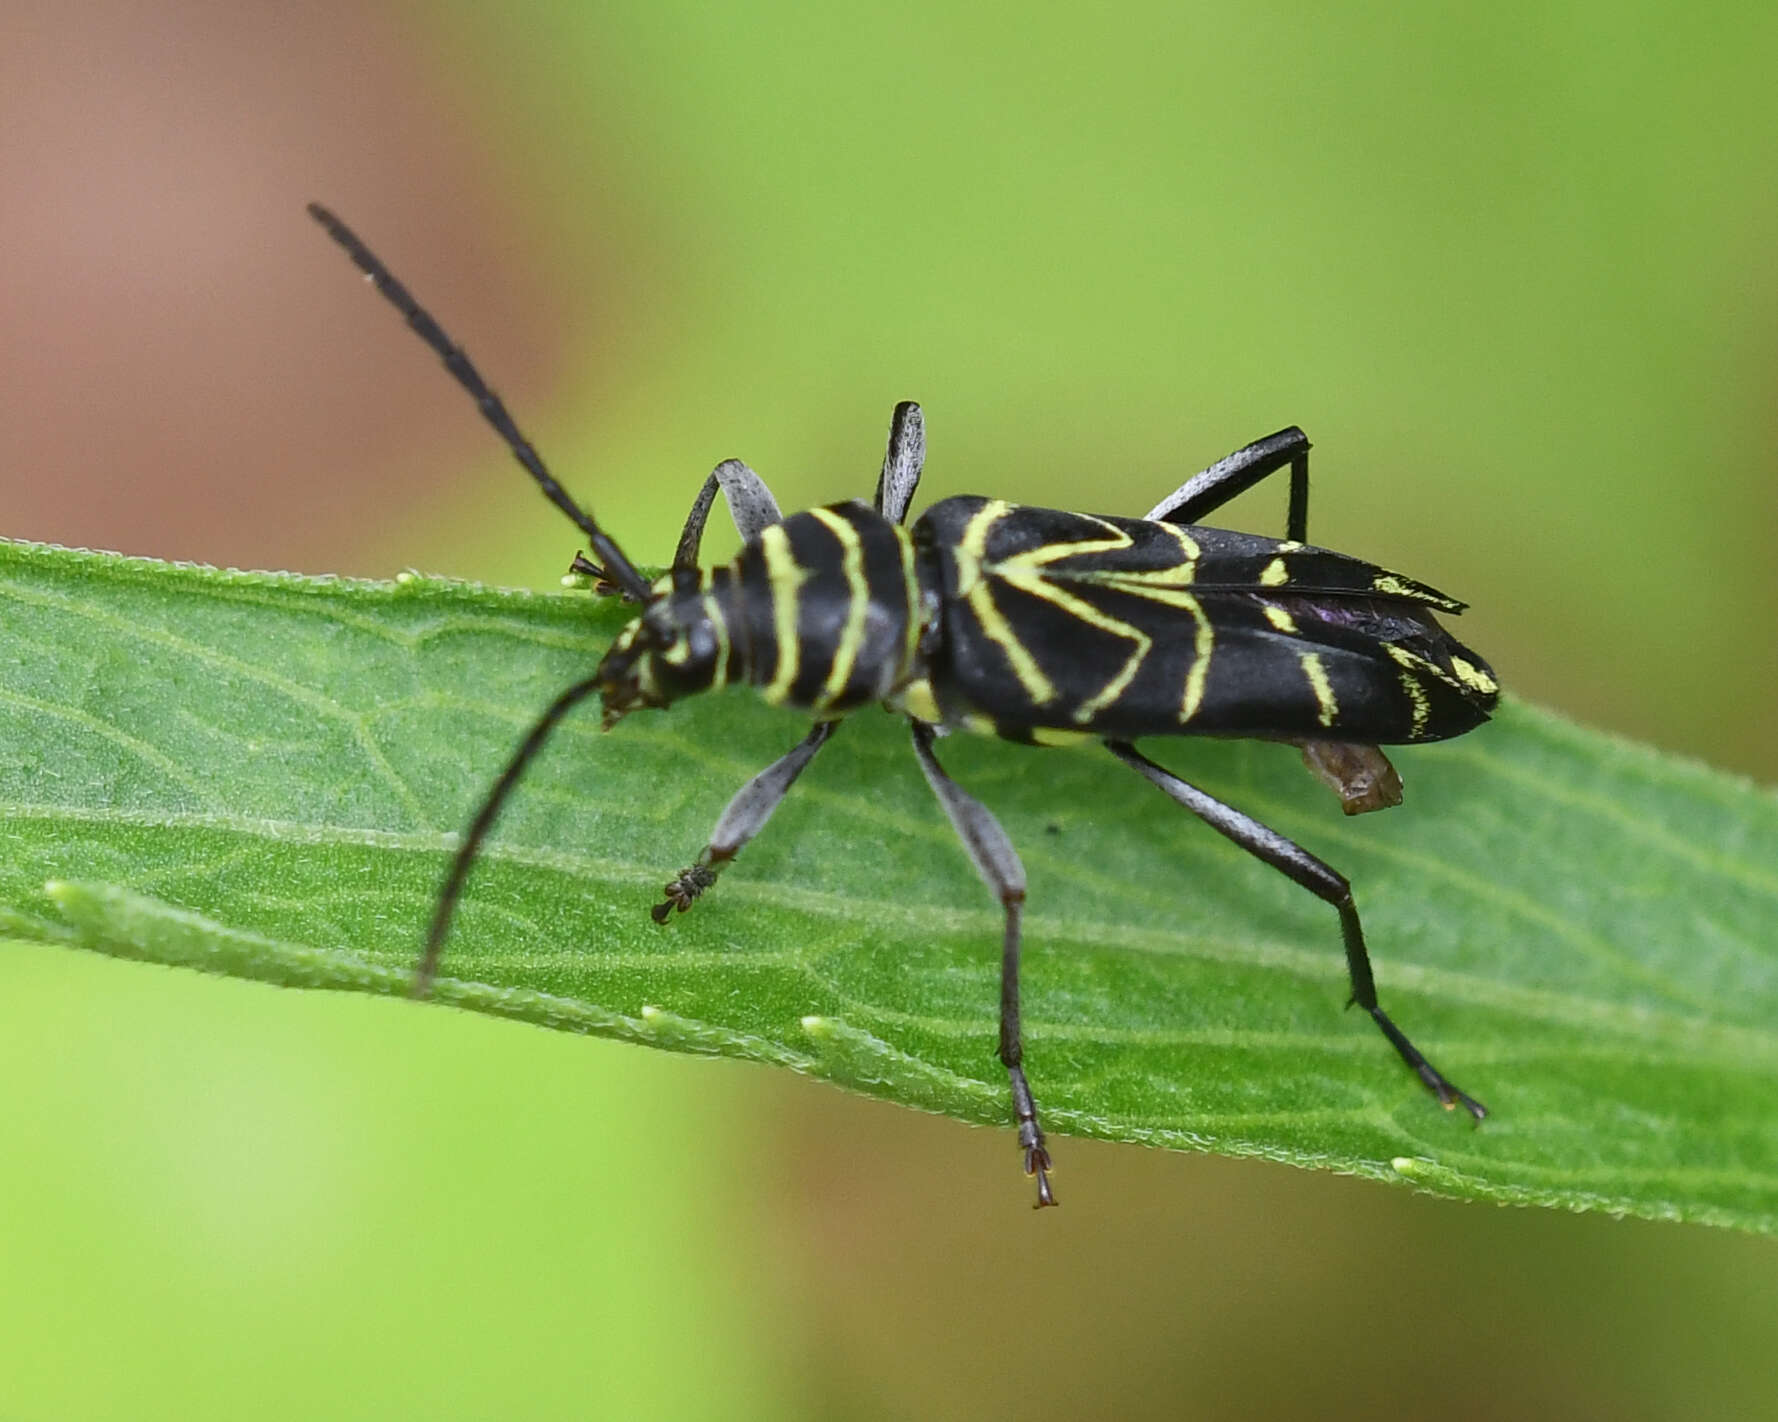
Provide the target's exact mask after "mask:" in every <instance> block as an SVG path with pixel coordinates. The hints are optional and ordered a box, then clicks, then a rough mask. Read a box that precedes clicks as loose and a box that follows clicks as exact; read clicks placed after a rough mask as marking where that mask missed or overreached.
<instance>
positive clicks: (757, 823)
mask: <svg viewBox="0 0 1778 1422" xmlns="http://www.w3.org/2000/svg"><path fill="white" fill-rule="evenodd" d="M837 725H839V722H838V721H817V722H816V723H815V727H814V729H813V730H811V731H810V732H809V734H808V735H806V736H804V737H803V738H802V740H801V741H799V742H798V743H797V745H796V747H795V748H794V749H793V750H792V751H791V752H790V753H789V754H788V755H785V756H781V757H779V758H778V759H777V760H775V761H773V762H772V763H771V764H770V765H768V766H767V767H766V768H765V769H764V770H762V771H760V772H759V774H758V775H756V776H754V777H753V779H751V780H749V781H748V782H747V783H746V784H745V785H743V786H742V787H741V788H740V789H739V790H738V791H736V792H735V798H734V799H732V800H730V801H729V802H728V808H727V809H725V810H724V811H723V812H722V816H721V818H720V819H718V820H717V821H716V828H715V829H713V830H711V831H710V842H709V843H708V844H706V845H705V846H704V852H703V853H702V854H700V855H699V856H698V862H697V863H696V864H692V865H690V866H688V867H687V868H684V869H681V870H680V871H679V873H678V874H677V875H676V876H675V877H674V878H673V879H672V880H671V881H669V882H668V884H667V885H666V886H665V888H663V889H662V891H661V892H662V893H664V894H665V895H666V897H665V898H664V899H663V900H662V901H661V902H660V903H658V904H656V905H655V906H654V907H653V908H652V909H650V910H649V913H650V914H652V915H653V917H654V921H655V922H656V923H665V922H666V921H667V917H668V915H670V914H671V913H672V912H673V911H674V910H675V909H677V910H678V911H679V912H680V913H684V912H685V911H686V910H687V909H688V908H690V907H691V906H692V905H693V904H694V903H696V902H697V900H698V898H699V897H700V896H701V895H702V894H703V893H704V892H705V891H706V890H708V889H709V888H710V887H711V886H712V885H714V884H715V883H716V876H717V875H718V874H720V873H721V872H722V871H723V870H724V869H725V868H726V867H727V866H728V864H729V861H730V860H732V859H733V858H734V857H735V856H736V855H737V854H739V853H740V852H741V851H742V850H743V849H744V848H746V846H747V841H748V840H750V839H752V838H753V836H754V835H756V834H758V833H759V832H760V831H761V830H762V829H764V828H765V825H766V821H767V820H769V819H771V817H772V812H773V811H774V810H776V809H777V808H778V806H779V804H780V803H781V802H782V801H783V799H784V797H785V795H787V794H788V793H789V792H790V787H791V786H792V785H794V784H796V778H797V776H799V775H801V774H802V773H803V771H804V770H805V769H807V768H808V764H809V762H810V761H812V760H813V759H814V758H815V752H816V751H818V750H820V749H821V747H822V746H824V745H826V744H827V740H828V737H829V736H831V735H833V728H834V727H835V726H837Z"/></svg>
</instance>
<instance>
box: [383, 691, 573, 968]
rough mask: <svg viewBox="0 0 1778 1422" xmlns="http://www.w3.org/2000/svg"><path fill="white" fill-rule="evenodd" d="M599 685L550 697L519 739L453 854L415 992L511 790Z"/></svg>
mask: <svg viewBox="0 0 1778 1422" xmlns="http://www.w3.org/2000/svg"><path fill="white" fill-rule="evenodd" d="M598 689H599V678H598V677H597V676H589V677H588V678H587V679H586V680H585V681H577V682H575V683H574V685H573V686H571V687H569V688H568V689H567V690H566V691H564V692H563V693H562V694H561V695H560V696H558V697H557V698H556V699H555V700H554V701H552V702H550V704H549V708H548V709H547V710H546V711H545V712H544V713H543V714H542V715H541V716H539V717H538V718H537V720H536V721H535V722H534V723H533V725H532V727H531V729H530V730H529V731H528V732H526V733H525V739H524V740H523V741H521V742H520V743H519V748H518V749H517V750H516V751H514V752H513V753H512V759H511V760H509V761H507V763H506V769H505V770H503V771H501V772H500V778H499V779H498V780H496V781H495V782H494V788H493V789H492V790H490V791H488V798H487V799H485V800H483V801H482V807H481V809H479V810H477V811H476V812H475V818H474V819H473V820H472V821H470V824H469V829H468V830H467V831H466V832H465V833H464V835H463V842H462V843H461V844H459V845H458V846H457V857H456V858H455V859H453V860H451V872H450V873H448V874H446V875H445V881H444V888H442V889H440V890H439V892H438V903H437V904H436V905H434V907H433V910H432V926H431V927H430V928H429V929H427V931H426V951H425V952H424V953H423V954H422V955H421V956H420V966H419V967H417V968H415V969H414V988H413V992H414V996H415V997H425V996H426V994H427V993H428V992H430V991H431V990H432V980H433V979H434V978H435V977H437V976H438V960H439V957H440V955H441V954H442V953H443V952H444V942H445V938H446V937H447V936H448V935H449V933H450V931H451V918H452V917H453V915H455V913H456V912H457V900H458V898H459V897H460V896H461V895H462V893H463V881H464V880H465V879H467V878H468V877H469V868H470V866H471V865H472V864H474V863H475V859H476V855H478V854H479V853H480V852H481V847H482V841H483V840H485V839H486V838H487V837H488V831H489V830H491V829H493V828H494V821H495V820H497V819H499V818H500V807H501V806H502V805H504V804H505V803H506V797H507V795H508V794H509V793H510V792H511V790H512V787H513V786H515V785H517V784H518V783H519V779H520V777H521V776H523V775H524V773H525V767H526V766H527V765H529V764H530V763H531V758H532V757H533V756H534V755H536V754H537V752H538V751H540V750H542V749H543V743H544V742H545V741H546V740H548V739H549V734H550V732H551V731H553V730H555V728H556V726H557V724H558V723H559V722H560V721H561V719H562V718H563V717H564V716H566V715H567V714H568V713H569V712H570V711H572V710H573V709H574V708H575V707H576V706H578V705H579V704H580V703H581V702H582V701H585V700H586V699H587V697H589V696H591V695H592V694H593V693H594V692H595V691H597V690H598Z"/></svg>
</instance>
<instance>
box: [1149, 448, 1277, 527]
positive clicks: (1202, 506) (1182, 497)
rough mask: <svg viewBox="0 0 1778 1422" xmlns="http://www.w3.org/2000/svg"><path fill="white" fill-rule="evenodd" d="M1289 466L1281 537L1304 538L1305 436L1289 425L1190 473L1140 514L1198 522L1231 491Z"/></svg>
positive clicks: (1243, 489) (1241, 490) (1239, 490)
mask: <svg viewBox="0 0 1778 1422" xmlns="http://www.w3.org/2000/svg"><path fill="white" fill-rule="evenodd" d="M1286 465H1288V466H1289V468H1290V512H1289V513H1288V515H1287V516H1286V517H1285V520H1284V528H1285V533H1284V536H1285V537H1286V538H1288V539H1290V540H1291V541H1292V542H1295V543H1306V542H1307V541H1308V538H1309V437H1308V436H1307V435H1305V434H1304V433H1303V432H1302V431H1301V430H1299V429H1298V428H1297V427H1296V426H1295V425H1292V426H1290V428H1289V429H1283V430H1279V431H1278V433H1277V434H1272V435H1267V436H1266V437H1265V438H1264V439H1256V440H1254V442H1253V443H1252V444H1249V445H1246V446H1244V447H1243V448H1241V449H1237V450H1236V451H1235V452H1234V453H1233V454H1231V455H1229V456H1228V457H1227V458H1226V459H1219V460H1217V461H1216V463H1214V464H1212V465H1211V466H1210V467H1209V468H1208V469H1205V470H1203V471H1202V472H1200V473H1197V474H1194V475H1192V476H1191V478H1189V479H1187V480H1186V481H1185V482H1184V483H1183V484H1181V485H1180V486H1179V487H1178V488H1177V489H1175V490H1174V491H1173V492H1172V493H1170V494H1168V495H1167V497H1166V498H1164V499H1162V500H1161V501H1160V502H1159V503H1158V504H1156V505H1155V506H1154V507H1153V508H1152V509H1150V510H1149V511H1148V512H1147V513H1145V514H1143V515H1142V516H1143V517H1144V518H1147V519H1153V520H1155V521H1156V522H1158V523H1202V522H1203V521H1204V516H1205V515H1206V514H1208V513H1211V512H1213V511H1215V510H1216V509H1219V508H1221V507H1222V506H1223V505H1224V504H1226V503H1227V502H1228V501H1229V500H1230V499H1232V498H1234V497H1235V495H1237V494H1243V493H1246V492H1247V490H1249V489H1251V488H1252V487H1253V486H1254V485H1255V484H1257V483H1259V482H1260V480H1262V479H1264V478H1266V477H1268V476H1269V475H1272V474H1276V473H1277V472H1278V471H1279V470H1280V469H1283V468H1284V467H1285V466H1286Z"/></svg>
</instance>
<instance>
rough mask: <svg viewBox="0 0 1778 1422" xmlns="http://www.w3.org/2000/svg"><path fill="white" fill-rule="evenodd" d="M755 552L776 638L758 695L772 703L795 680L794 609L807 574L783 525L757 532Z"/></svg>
mask: <svg viewBox="0 0 1778 1422" xmlns="http://www.w3.org/2000/svg"><path fill="white" fill-rule="evenodd" d="M759 551H760V553H761V554H762V555H763V556H764V557H765V562H766V586H767V588H768V589H769V590H770V592H771V596H772V633H773V635H774V636H775V637H776V638H777V641H778V666H777V669H776V670H775V671H774V672H773V673H772V680H771V684H770V685H769V686H767V687H766V688H765V690H763V691H762V692H760V695H761V696H762V697H764V698H765V699H766V701H768V702H770V703H771V704H772V705H774V706H776V705H778V704H779V703H780V702H782V701H783V700H784V699H785V697H787V696H789V695H790V684H791V683H792V682H793V681H795V680H796V671H797V663H798V661H799V660H800V658H801V652H802V649H801V648H800V647H799V646H798V645H797V639H796V608H797V602H798V599H799V597H800V593H801V589H802V585H803V583H804V582H805V581H806V580H807V579H808V576H809V573H808V570H807V569H806V568H804V567H803V566H802V565H801V564H800V563H798V562H797V561H796V558H795V557H794V556H793V555H792V553H791V551H790V538H789V536H788V535H787V534H786V533H785V532H784V525H783V524H778V523H774V524H773V525H772V526H771V527H770V528H768V529H766V530H765V531H764V532H762V533H761V534H760V535H759Z"/></svg>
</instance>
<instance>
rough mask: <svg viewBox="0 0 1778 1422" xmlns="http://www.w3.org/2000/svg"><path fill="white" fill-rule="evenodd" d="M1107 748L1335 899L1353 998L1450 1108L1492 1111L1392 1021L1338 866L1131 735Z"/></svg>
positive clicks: (1237, 839)
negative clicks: (1190, 778) (1192, 779)
mask: <svg viewBox="0 0 1778 1422" xmlns="http://www.w3.org/2000/svg"><path fill="white" fill-rule="evenodd" d="M1105 745H1106V748H1107V749H1108V750H1109V751H1110V752H1111V753H1112V754H1113V755H1115V756H1116V757H1117V758H1118V759H1119V760H1121V761H1123V763H1124V764H1125V765H1127V766H1129V767H1130V768H1131V769H1132V770H1134V771H1135V772H1136V773H1137V774H1138V775H1140V776H1141V777H1142V778H1143V779H1144V780H1147V781H1148V782H1149V783H1150V784H1151V785H1153V786H1154V787H1155V788H1156V789H1158V790H1160V791H1161V793H1162V794H1164V795H1166V796H1167V797H1168V798H1169V799H1171V800H1172V801H1174V802H1175V803H1176V804H1179V805H1182V806H1184V807H1185V808H1186V809H1188V810H1190V811H1191V812H1192V813H1193V814H1194V815H1196V816H1197V817H1198V818H1199V819H1201V820H1202V821H1204V823H1205V824H1207V825H1209V826H1210V828H1211V829H1213V830H1215V831H1216V832H1217V833H1218V834H1221V835H1223V836H1224V837H1225V838H1227V839H1230V840H1232V841H1234V843H1236V844H1238V845H1240V846H1241V848H1243V849H1245V850H1246V851H1247V852H1248V853H1249V854H1251V855H1253V856H1254V858H1256V859H1258V860H1260V861H1262V862H1263V863H1266V864H1269V865H1271V866H1272V868H1274V869H1276V870H1277V871H1278V872H1279V873H1281V874H1284V875H1286V876H1288V877H1289V878H1290V879H1291V880H1293V881H1294V882H1296V883H1298V884H1301V885H1302V886H1303V887H1304V888H1305V889H1307V890H1308V891H1309V892H1310V893H1312V894H1314V895H1315V896H1316V897H1317V898H1319V899H1321V900H1322V901H1323V902H1325V903H1329V904H1332V905H1333V907H1334V908H1335V910H1337V911H1338V913H1339V915H1340V937H1341V938H1342V939H1343V940H1344V942H1345V945H1346V972H1347V975H1348V976H1349V977H1350V978H1351V980H1352V998H1351V1001H1352V1002H1354V1003H1357V1004H1358V1006H1360V1007H1362V1008H1363V1009H1364V1010H1365V1011H1366V1012H1368V1013H1369V1014H1370V1015H1371V1020H1372V1021H1373V1022H1375V1023H1376V1024H1377V1026H1378V1028H1379V1029H1380V1030H1381V1031H1382V1033H1383V1035H1384V1036H1385V1037H1387V1038H1388V1039H1389V1045H1390V1046H1392V1047H1394V1048H1395V1050H1396V1052H1397V1053H1398V1054H1399V1055H1400V1057H1401V1059H1402V1060H1403V1061H1404V1062H1406V1063H1407V1064H1408V1066H1409V1067H1411V1068H1412V1069H1413V1072H1414V1075H1415V1076H1417V1077H1419V1078H1420V1081H1421V1084H1422V1085H1424V1086H1425V1087H1426V1089H1427V1090H1428V1091H1430V1092H1431V1093H1432V1094H1433V1095H1434V1096H1436V1097H1438V1099H1439V1104H1440V1105H1442V1106H1443V1107H1444V1108H1445V1109H1446V1110H1450V1109H1451V1108H1452V1107H1455V1106H1461V1107H1463V1109H1464V1110H1466V1111H1468V1112H1469V1114H1470V1115H1472V1116H1474V1117H1475V1118H1476V1120H1478V1121H1479V1120H1481V1119H1482V1118H1483V1117H1484V1116H1486V1115H1487V1114H1488V1108H1487V1107H1485V1106H1483V1105H1482V1103H1481V1102H1479V1101H1477V1100H1476V1099H1475V1098H1474V1097H1473V1096H1470V1095H1469V1094H1467V1093H1466V1092H1463V1091H1459V1090H1458V1089H1457V1087H1456V1086H1455V1085H1454V1084H1453V1083H1452V1082H1451V1080H1450V1078H1449V1077H1447V1076H1446V1075H1445V1074H1444V1073H1443V1072H1441V1071H1440V1070H1439V1069H1438V1068H1437V1067H1435V1066H1434V1065H1433V1064H1432V1063H1431V1062H1429V1061H1428V1060H1427V1059H1426V1055H1425V1053H1423V1052H1422V1051H1421V1050H1420V1049H1419V1048H1418V1047H1416V1046H1415V1045H1414V1044H1413V1043H1412V1042H1410V1041H1409V1040H1408V1038H1407V1034H1406V1033H1405V1032H1403V1031H1402V1030H1401V1028H1399V1027H1397V1026H1396V1025H1395V1023H1394V1022H1392V1021H1390V1019H1389V1014H1388V1013H1386V1012H1384V1011H1383V1009H1382V1008H1381V1007H1379V1006H1378V1005H1377V985H1376V981H1375V980H1374V979H1373V977H1372V976H1371V959H1370V953H1369V951H1368V950H1367V949H1366V948H1365V946H1364V928H1363V926H1362V925H1361V924H1360V923H1359V921H1358V908H1357V906H1356V905H1355V904H1354V903H1353V902H1352V885H1351V884H1350V883H1348V882H1347V880H1346V876H1345V875H1343V874H1341V873H1340V872H1339V871H1338V870H1337V869H1334V868H1332V867H1330V866H1329V865H1326V864H1323V863H1322V862H1321V861H1320V860H1319V859H1317V858H1316V857H1315V856H1314V855H1313V854H1310V853H1309V852H1308V851H1307V850H1306V849H1303V848H1301V847H1300V846H1298V845H1297V844H1294V843H1293V842H1292V841H1290V840H1288V839H1286V838H1285V837H1284V836H1283V835H1281V834H1279V833H1278V831H1276V830H1274V829H1271V828H1269V827H1268V826H1266V825H1263V824H1261V823H1260V822H1259V821H1258V820H1256V819H1254V818H1253V817H1252V816H1251V815H1245V814H1242V813H1241V811H1239V810H1237V809H1235V808H1234V807H1233V806H1232V805H1225V804H1223V803H1222V801H1220V800H1218V799H1216V798H1215V797H1214V796H1211V795H1206V794H1205V793H1204V792H1203V791H1202V790H1200V789H1198V787H1197V786H1195V785H1192V784H1189V783H1187V782H1186V781H1184V780H1181V779H1180V778H1179V777H1178V776H1177V775H1175V774H1173V772H1172V771H1170V770H1167V769H1165V768H1164V767H1162V766H1159V765H1156V764H1155V763H1154V762H1153V761H1152V760H1150V759H1149V758H1148V757H1147V756H1145V755H1142V754H1140V753H1139V752H1138V751H1137V750H1136V748H1135V747H1134V746H1132V745H1130V743H1129V742H1128V741H1107V742H1106V743H1105Z"/></svg>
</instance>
